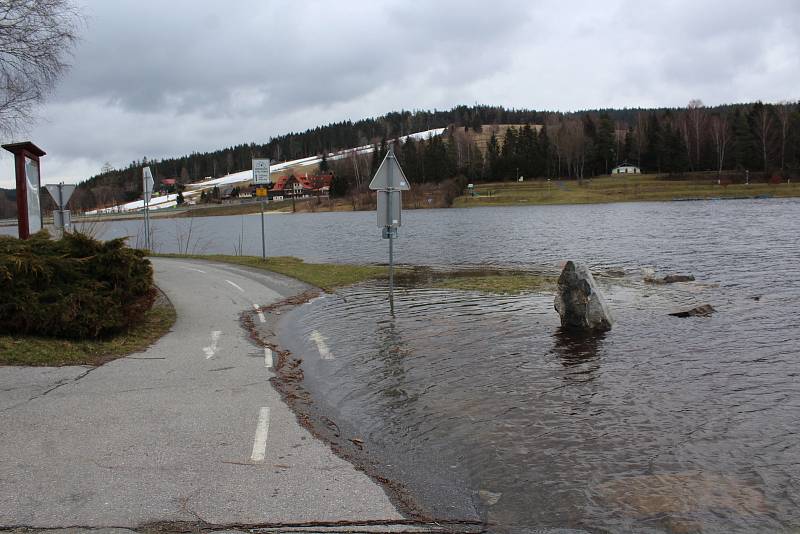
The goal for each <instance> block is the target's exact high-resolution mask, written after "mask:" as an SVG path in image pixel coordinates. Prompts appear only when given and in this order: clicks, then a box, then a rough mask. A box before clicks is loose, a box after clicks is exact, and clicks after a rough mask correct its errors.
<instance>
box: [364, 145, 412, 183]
mask: <svg viewBox="0 0 800 534" xmlns="http://www.w3.org/2000/svg"><path fill="white" fill-rule="evenodd" d="M369 188H370V189H372V190H373V191H408V190H409V189H411V186H410V185H409V183H408V179H407V178H406V175H405V173H404V172H403V169H401V168H400V164H399V163H397V158H396V157H395V155H394V150H392V149H391V148H390V149H389V152H387V153H386V157H385V158H383V162H382V163H381V166H380V167H378V170H377V172H376V173H375V176H374V177H373V178H372V181H371V182H370V183H369Z"/></svg>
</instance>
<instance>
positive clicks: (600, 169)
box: [74, 101, 800, 209]
mask: <svg viewBox="0 0 800 534" xmlns="http://www.w3.org/2000/svg"><path fill="white" fill-rule="evenodd" d="M508 124H515V125H520V127H519V128H518V129H512V130H510V134H509V132H508V131H507V130H505V129H503V130H500V132H499V133H498V135H497V138H496V139H494V140H493V141H491V140H490V141H491V143H489V142H485V141H486V140H485V139H484V143H483V144H482V145H481V146H480V150H479V152H480V153H479V154H477V155H474V154H473V153H472V151H471V148H472V146H471V144H474V143H473V141H475V139H476V137H477V136H476V135H472V136H471V137H470V136H469V135H466V136H465V135H464V134H461V132H465V133H470V132H471V133H472V134H475V133H477V132H481V130H483V131H484V132H485V131H486V129H487V126H488V127H489V130H492V126H493V125H508ZM525 124H536V125H544V126H545V127H544V129H543V130H544V131H542V130H539V131H538V132H537V134H536V135H535V136H534V137H535V138H536V139H532V138H531V137H530V132H529V133H527V134H525V135H524V136H523V135H522V134H523V133H524V131H523V130H524V128H523V126H522V125H525ZM441 127H449V128H450V130H449V135H448V136H446V137H445V139H444V141H443V143H444V145H445V146H438V143H435V145H437V146H427V147H426V145H429V144H430V143H427V144H426V143H416V144H417V145H418V146H417V147H416V148H414V147H412V148H414V150H411V149H409V150H407V151H406V152H407V153H406V156H408V157H411V158H414V157H416V155H415V154H411V152H416V151H420V154H419V157H420V166H421V167H420V168H421V169H422V170H421V171H420V172H421V173H422V175H421V176H419V177H418V178H419V179H421V180H424V181H438V180H441V179H443V177H445V175H448V174H453V175H456V174H462V175H465V176H467V177H468V178H469V179H470V180H476V181H480V180H494V179H508V178H511V177H512V176H511V175H512V174H513V172H512V169H514V172H521V171H520V167H522V170H524V172H525V176H528V177H543V176H566V177H583V176H591V175H595V174H604V173H606V172H608V170H609V169H610V168H611V167H613V166H614V165H615V164H616V163H619V162H621V161H624V160H628V161H632V162H633V163H637V164H639V165H641V166H643V170H645V171H651V172H681V171H684V170H709V169H718V168H725V169H734V168H748V169H751V170H758V171H765V170H766V171H771V170H775V169H781V170H784V169H797V168H798V167H800V163H798V159H800V147H799V146H798V145H799V144H800V116H798V106H797V104H796V103H787V104H775V105H772V104H762V103H760V102H756V103H749V104H733V105H725V106H718V107H705V106H703V105H702V103H701V102H699V101H693V102H692V103H690V105H689V106H687V107H686V108H658V109H640V108H630V109H598V110H585V111H580V112H571V113H556V112H546V111H535V110H529V109H506V108H504V107H502V106H458V107H455V108H453V109H450V110H446V111H445V110H433V111H399V112H391V113H387V114H386V115H384V116H381V117H377V118H371V119H363V120H359V121H355V122H352V121H344V122H338V123H332V124H328V125H326V126H319V127H316V128H313V129H309V130H306V131H304V132H292V133H287V134H285V135H280V136H277V137H274V138H272V139H270V140H269V141H267V142H266V143H263V144H259V143H250V144H242V145H237V146H234V147H229V148H225V149H221V150H217V151H214V152H205V153H193V154H189V155H186V156H182V157H175V158H168V159H162V160H147V159H144V160H142V161H134V162H131V163H130V164H129V165H128V167H127V168H125V169H104V170H105V172H103V173H101V174H99V175H97V176H94V177H92V178H90V179H89V180H87V181H85V182H84V183H82V184H81V186H80V187H79V189H78V191H77V192H76V198H75V201H74V208H76V209H89V208H94V207H96V206H98V205H108V204H112V203H118V202H124V201H129V200H133V199H136V198H139V196H140V194H141V168H142V167H143V166H144V165H149V166H150V167H151V169H152V170H153V172H154V175H155V178H156V180H157V182H158V180H160V179H163V178H177V179H178V183H187V182H192V181H197V180H200V179H202V178H205V177H209V176H211V177H218V176H223V175H226V174H229V173H232V172H237V171H241V170H246V169H249V168H250V167H251V159H252V158H255V157H269V158H271V159H273V161H275V162H280V161H288V160H293V159H298V158H302V157H306V156H311V155H318V154H322V153H324V152H330V151H336V150H339V149H343V148H352V147H355V146H362V145H367V144H373V143H374V144H375V145H376V146H380V145H381V143H382V141H383V140H385V139H391V138H395V137H398V136H402V135H405V134H408V133H414V132H419V131H424V130H429V129H432V128H441ZM517 130H518V131H517ZM457 132H458V133H460V135H459V136H456V135H455V133H457ZM509 135H510V136H511V137H510V139H511V141H512V142H510V143H509V142H507V141H508V140H507V139H506V137H508V136H509ZM456 137H458V139H456ZM493 137H494V136H493ZM459 143H460V146H456V145H458V144H459ZM423 151H424V152H425V153H423ZM492 151H493V152H492ZM488 152H491V153H488ZM465 153H466V154H467V156H466V159H465V156H464V154H465ZM376 154H378V155H381V154H382V151H381V150H377V151H376ZM409 154H410V156H409ZM423 156H424V157H423ZM425 158H427V159H428V160H429V163H430V164H431V165H435V166H436V167H437V168H438V169H439V170H438V171H437V172H436V173H433V174H432V173H431V172H427V171H425V170H424V169H426V168H428V167H425ZM443 158H444V159H446V161H445V162H444V163H442V162H441V160H442V159H443ZM440 163H441V164H440ZM357 166H358V164H356V165H350V166H349V167H347V166H344V165H341V164H340V165H335V166H334V170H336V171H337V172H338V173H339V174H346V173H347V172H348V171H347V169H348V168H349V169H350V171H349V172H353V169H354V168H355V167H357ZM373 166H374V162H372V163H370V162H365V167H362V171H361V174H364V171H368V170H369V168H370V167H373ZM429 167H430V166H429ZM355 173H356V174H358V170H356V171H355ZM447 177H450V176H447ZM341 178H342V179H344V180H346V181H347V183H346V184H345V186H346V187H345V188H344V189H349V188H350V187H351V186H353V185H359V184H361V182H362V181H363V176H362V177H357V176H356V177H348V176H341Z"/></svg>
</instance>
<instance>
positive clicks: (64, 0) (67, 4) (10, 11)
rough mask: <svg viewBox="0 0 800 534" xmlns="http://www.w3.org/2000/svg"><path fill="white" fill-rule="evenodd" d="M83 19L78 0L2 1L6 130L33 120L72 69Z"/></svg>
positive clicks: (0, 110) (0, 69)
mask: <svg viewBox="0 0 800 534" xmlns="http://www.w3.org/2000/svg"><path fill="white" fill-rule="evenodd" d="M81 21H82V18H81V16H80V14H79V13H78V11H77V9H76V7H75V6H74V4H73V2H72V0H0V133H2V134H5V135H9V134H12V133H13V132H15V131H16V130H17V129H19V128H20V127H21V126H22V125H23V124H25V123H26V122H29V121H30V120H32V116H33V111H34V109H35V107H36V105H38V104H39V103H41V102H42V101H43V100H44V98H45V97H46V96H47V94H48V93H49V92H50V91H52V89H53V87H54V85H55V83H56V82H57V81H58V79H59V78H60V77H61V76H62V75H63V74H64V72H66V70H67V68H68V67H69V64H68V63H67V58H68V57H69V56H70V54H71V52H72V48H73V46H74V45H75V43H76V41H77V40H78V33H77V31H78V27H79V25H80V23H81Z"/></svg>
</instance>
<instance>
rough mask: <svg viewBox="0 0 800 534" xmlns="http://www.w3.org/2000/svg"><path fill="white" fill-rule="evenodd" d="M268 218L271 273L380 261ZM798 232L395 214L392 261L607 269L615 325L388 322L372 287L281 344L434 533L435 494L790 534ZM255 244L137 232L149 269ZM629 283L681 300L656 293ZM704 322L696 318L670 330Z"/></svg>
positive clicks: (295, 219)
mask: <svg viewBox="0 0 800 534" xmlns="http://www.w3.org/2000/svg"><path fill="white" fill-rule="evenodd" d="M266 219H267V227H268V229H269V237H268V243H267V247H268V254H270V255H293V256H298V257H301V258H303V259H306V260H309V261H333V262H357V263H362V262H376V263H377V262H380V263H384V262H386V259H387V243H386V241H383V240H381V239H380V237H379V236H380V230H379V229H378V228H376V227H375V216H374V214H373V213H317V214H297V215H268V216H267V218H266ZM799 220H800V202H798V201H796V200H742V201H708V202H673V203H637V204H609V205H587V206H545V207H529V208H528V207H514V208H492V209H482V208H479V209H466V210H423V211H407V212H406V213H404V225H403V227H402V228H401V229H400V239H398V240H397V244H396V258H397V259H398V261H399V262H401V263H407V264H419V265H433V266H442V267H452V266H458V267H462V266H481V265H491V266H499V267H509V268H516V269H519V268H527V267H536V268H543V269H546V270H547V269H549V270H552V271H553V272H554V273H555V272H557V271H558V268H559V265H560V264H561V263H562V262H563V261H565V260H567V259H573V260H579V261H584V262H586V263H588V264H589V265H590V266H591V267H592V268H593V269H594V270H595V271H596V272H598V273H603V272H606V271H608V270H609V269H614V270H623V271H624V272H625V276H623V277H616V278H614V277H603V276H600V277H598V280H599V282H600V284H601V287H602V289H603V291H604V292H605V293H606V296H607V297H608V300H609V303H610V306H611V308H612V310H613V312H614V314H615V316H616V319H617V323H616V324H615V326H614V328H613V329H612V330H611V331H610V332H608V333H606V334H604V335H600V336H596V337H590V338H584V339H576V338H574V337H570V336H567V335H565V334H563V333H562V332H561V331H560V329H559V325H558V316H557V315H556V314H555V312H554V311H553V309H552V301H553V296H552V294H541V293H529V294H522V295H516V296H497V295H489V294H483V293H477V292H465V291H449V290H442V289H437V288H433V287H425V286H419V285H407V286H404V287H401V288H399V290H398V293H397V297H396V302H395V305H396V310H395V312H396V313H395V315H394V316H391V315H390V314H389V310H388V305H387V303H386V298H385V297H386V287H385V284H383V283H369V284H364V285H360V286H356V287H351V288H346V289H343V290H340V291H338V292H337V293H336V294H334V295H328V296H325V297H323V298H320V299H317V300H315V301H313V302H311V303H309V304H307V305H304V306H301V307H299V308H297V309H296V310H294V311H293V312H292V313H291V314H290V317H289V318H287V320H288V321H289V324H290V325H291V327H290V329H289V330H290V331H289V332H288V334H289V335H288V336H285V337H286V343H287V345H288V346H289V348H291V349H292V350H293V352H295V353H296V354H302V355H303V357H304V362H303V366H304V370H305V376H306V382H307V385H308V388H309V389H310V391H311V392H312V394H313V396H314V399H315V402H317V403H318V404H319V405H320V406H323V407H325V409H326V411H327V412H329V414H330V417H331V419H333V420H334V421H341V422H342V423H343V425H344V423H345V422H346V424H347V427H348V428H350V429H352V432H353V433H354V435H357V436H359V437H360V439H363V441H364V448H365V450H367V451H370V453H371V454H373V455H374V456H375V457H376V458H377V460H376V461H378V462H383V463H385V464H386V469H387V471H389V472H391V473H392V476H393V477H398V478H400V479H401V481H402V482H403V483H404V484H405V485H407V487H409V488H410V489H411V490H412V491H413V490H419V491H418V494H419V495H420V496H421V498H422V499H424V500H425V501H426V502H425V503H424V506H423V507H424V508H426V509H428V510H431V511H433V512H435V513H437V514H440V515H447V512H448V507H447V503H446V502H437V498H436V492H435V491H430V488H432V487H435V484H436V480H437V479H439V480H441V479H443V478H447V479H448V480H453V481H456V482H455V484H457V485H459V486H460V487H458V488H456V489H457V491H459V492H461V493H462V494H463V495H464V498H465V499H468V500H470V502H473V503H474V504H475V506H476V507H477V508H478V510H479V512H480V513H481V514H483V517H484V518H485V519H486V520H487V521H488V522H490V523H491V524H492V525H493V526H492V527H491V528H492V529H495V530H500V531H519V532H524V531H531V530H534V529H535V528H540V527H568V528H582V529H586V530H589V531H610V532H696V531H702V532H715V533H716V532H719V533H722V532H782V531H783V532H797V529H798V528H800V440H799V439H798V437H799V436H798V431H799V429H800V275H798V272H797V258H798V228H800V226H799V225H798V221H799ZM259 224H260V223H259V218H258V216H246V217H240V216H237V217H213V218H204V219H194V220H189V219H176V220H154V221H153V225H154V228H155V229H156V235H157V239H156V243H157V248H158V249H159V250H161V251H177V250H178V248H179V247H181V248H184V249H185V248H186V243H189V246H188V248H189V252H192V251H195V252H207V253H211V252H216V253H226V254H232V253H234V252H235V250H238V249H239V248H241V249H243V252H244V253H245V254H253V255H259V254H260V252H261V243H260V233H259V232H260V226H259ZM190 225H191V229H190ZM140 227H141V223H140V222H139V221H127V222H114V223H108V224H105V225H102V228H101V235H102V237H104V238H110V237H116V236H119V235H133V236H136V235H137V233H139V234H140V231H139V228H140ZM190 230H191V237H188V235H189V233H190ZM240 236H243V237H242V239H241V243H242V246H241V247H239V243H240ZM134 239H135V238H134ZM643 269H655V270H656V271H657V272H658V273H660V274H669V273H690V274H693V275H695V276H696V278H697V282H695V283H688V284H675V285H670V286H652V285H648V284H645V283H644V282H643V281H642V276H641V273H642V271H643ZM706 302H707V303H710V304H712V305H713V306H714V307H715V308H716V310H717V312H716V313H715V314H714V315H712V316H711V317H707V318H689V319H679V318H675V317H671V316H669V315H668V313H669V312H671V311H674V310H676V309H683V308H686V307H690V306H693V305H695V304H701V303H706ZM314 339H317V340H319V339H323V340H324V341H325V343H326V344H327V346H328V348H329V350H330V353H331V354H333V356H334V358H333V359H321V358H320V357H319V353H318V352H317V351H318V346H317V345H316V342H315V341H313V340H314ZM315 355H316V357H315ZM429 465H430V466H431V468H430V469H428V468H427V466H429ZM442 469H446V470H450V471H451V475H452V476H450V475H447V476H446V477H443V476H442ZM426 488H427V489H426Z"/></svg>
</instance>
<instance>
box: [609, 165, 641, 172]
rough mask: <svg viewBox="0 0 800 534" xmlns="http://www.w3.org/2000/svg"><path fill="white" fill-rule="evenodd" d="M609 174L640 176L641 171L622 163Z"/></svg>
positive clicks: (634, 166)
mask: <svg viewBox="0 0 800 534" xmlns="http://www.w3.org/2000/svg"><path fill="white" fill-rule="evenodd" d="M611 174H642V170H641V169H640V168H639V167H637V166H636V165H631V164H630V163H622V164H620V165H618V166H616V167H614V168H613V169H611Z"/></svg>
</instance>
